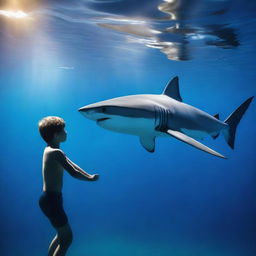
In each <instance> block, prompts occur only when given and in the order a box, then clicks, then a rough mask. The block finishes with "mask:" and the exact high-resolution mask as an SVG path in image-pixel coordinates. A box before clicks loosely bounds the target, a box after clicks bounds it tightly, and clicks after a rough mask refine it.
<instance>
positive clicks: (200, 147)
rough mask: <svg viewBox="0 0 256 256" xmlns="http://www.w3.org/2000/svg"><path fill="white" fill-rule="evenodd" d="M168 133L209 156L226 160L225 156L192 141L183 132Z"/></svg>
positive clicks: (170, 131) (171, 131)
mask: <svg viewBox="0 0 256 256" xmlns="http://www.w3.org/2000/svg"><path fill="white" fill-rule="evenodd" d="M166 133H168V134H169V135H171V136H172V137H174V138H176V139H178V140H181V141H183V142H185V143H187V144H189V145H191V146H193V147H195V148H198V149H200V150H202V151H205V152H207V153H209V154H212V155H214V156H218V157H221V158H226V157H225V156H223V155H221V154H220V153H218V152H216V151H214V150H212V149H210V148H208V147H206V146H205V145H203V144H202V143H200V142H198V141H196V140H194V139H192V138H191V137H189V136H187V135H185V134H184V133H181V132H178V131H173V130H170V129H169V130H167V131H166Z"/></svg>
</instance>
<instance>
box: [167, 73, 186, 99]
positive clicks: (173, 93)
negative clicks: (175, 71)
mask: <svg viewBox="0 0 256 256" xmlns="http://www.w3.org/2000/svg"><path fill="white" fill-rule="evenodd" d="M163 94H164V95H167V96H169V97H171V98H173V99H175V100H178V101H182V98H181V96H180V89H179V77H178V76H175V77H174V78H173V79H172V80H171V81H170V82H169V83H168V84H167V85H166V87H165V89H164V92H163Z"/></svg>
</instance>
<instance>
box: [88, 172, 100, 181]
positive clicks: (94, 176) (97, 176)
mask: <svg viewBox="0 0 256 256" xmlns="http://www.w3.org/2000/svg"><path fill="white" fill-rule="evenodd" d="M99 177H100V175H99V174H92V175H90V178H89V180H90V181H96V180H98V179H99Z"/></svg>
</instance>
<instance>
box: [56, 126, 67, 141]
mask: <svg viewBox="0 0 256 256" xmlns="http://www.w3.org/2000/svg"><path fill="white" fill-rule="evenodd" d="M55 138H56V139H57V140H58V141H59V142H64V141H66V139H67V132H66V130H65V128H63V129H62V130H61V131H60V132H57V133H55Z"/></svg>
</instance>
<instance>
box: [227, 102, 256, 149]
mask: <svg viewBox="0 0 256 256" xmlns="http://www.w3.org/2000/svg"><path fill="white" fill-rule="evenodd" d="M253 98H254V97H250V98H249V99H247V100H246V101H245V102H244V103H243V104H241V105H240V106H239V107H238V108H237V109H236V110H235V111H234V112H233V113H232V114H231V115H230V116H229V117H228V118H227V119H226V120H225V123H226V124H228V129H227V130H225V131H224V137H225V140H226V141H227V143H228V145H229V146H230V147H231V148H232V149H234V144H235V136H236V128H237V125H238V124H239V122H240V120H241V118H242V116H243V115H244V113H245V112H246V110H247V109H248V107H249V106H250V104H251V101H252V99H253Z"/></svg>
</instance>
